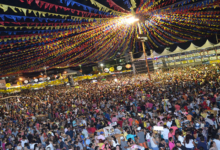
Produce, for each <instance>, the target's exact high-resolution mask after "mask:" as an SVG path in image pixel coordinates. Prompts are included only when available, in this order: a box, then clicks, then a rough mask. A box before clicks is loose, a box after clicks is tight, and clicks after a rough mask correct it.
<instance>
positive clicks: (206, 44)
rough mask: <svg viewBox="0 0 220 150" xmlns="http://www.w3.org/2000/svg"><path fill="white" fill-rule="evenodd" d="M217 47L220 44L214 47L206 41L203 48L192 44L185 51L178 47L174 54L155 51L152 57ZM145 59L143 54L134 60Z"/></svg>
mask: <svg viewBox="0 0 220 150" xmlns="http://www.w3.org/2000/svg"><path fill="white" fill-rule="evenodd" d="M217 46H220V43H218V44H215V45H214V44H213V43H211V42H210V41H209V40H206V42H205V44H204V45H203V46H201V47H198V46H196V45H194V44H193V43H191V44H190V46H189V47H188V48H187V49H186V50H184V49H182V48H180V47H179V46H177V47H176V49H175V50H174V51H173V52H170V51H168V50H167V49H164V51H163V52H162V53H161V54H158V53H157V52H155V51H153V53H152V54H151V56H152V55H153V56H154V57H159V56H166V55H172V54H179V53H184V52H191V51H195V50H201V49H206V48H210V47H217ZM151 56H147V58H151ZM143 59H145V56H144V54H142V56H141V57H140V58H136V59H134V60H143Z"/></svg>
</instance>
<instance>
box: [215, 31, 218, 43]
mask: <svg viewBox="0 0 220 150" xmlns="http://www.w3.org/2000/svg"><path fill="white" fill-rule="evenodd" d="M215 37H216V41H217V44H218V35H217V33H216V34H215Z"/></svg>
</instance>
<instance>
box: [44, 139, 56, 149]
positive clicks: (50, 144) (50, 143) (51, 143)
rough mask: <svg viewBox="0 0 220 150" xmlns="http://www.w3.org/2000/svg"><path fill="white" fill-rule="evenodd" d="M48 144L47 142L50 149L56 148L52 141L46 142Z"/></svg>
mask: <svg viewBox="0 0 220 150" xmlns="http://www.w3.org/2000/svg"><path fill="white" fill-rule="evenodd" d="M46 144H47V146H46V149H47V148H49V149H50V150H54V147H53V142H52V141H49V142H46Z"/></svg>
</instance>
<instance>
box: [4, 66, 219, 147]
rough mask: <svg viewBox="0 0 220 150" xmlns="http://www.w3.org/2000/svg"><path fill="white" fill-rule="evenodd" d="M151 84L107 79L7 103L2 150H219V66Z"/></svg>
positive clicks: (158, 76)
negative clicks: (108, 129)
mask: <svg viewBox="0 0 220 150" xmlns="http://www.w3.org/2000/svg"><path fill="white" fill-rule="evenodd" d="M147 77H148V76H147V75H145V74H141V75H131V74H129V75H128V74H127V75H117V76H111V77H110V76H108V77H103V78H105V79H103V78H99V79H97V81H98V82H97V83H92V82H91V80H90V81H89V80H86V81H80V82H79V87H80V88H74V87H64V86H57V87H50V88H48V87H47V88H46V89H43V90H38V91H23V92H22V93H19V94H20V95H19V94H17V95H19V97H17V98H9V99H7V100H4V101H3V100H2V101H1V108H0V117H1V118H0V119H1V121H0V146H1V149H3V150H14V149H15V150H27V149H31V150H43V149H47V150H61V149H63V150H69V149H72V150H87V149H88V150H98V149H101V150H110V149H116V150H126V149H127V150H138V149H140V150H144V149H152V150H159V149H162V150H165V149H166V150H167V149H170V150H195V149H199V150H207V149H210V150H220V116H219V110H220V109H219V108H220V89H219V85H220V77H219V70H218V67H217V66H212V65H210V66H197V67H194V68H193V67H185V68H178V69H171V70H169V71H166V72H162V71H158V72H155V73H154V74H151V78H152V81H149V79H148V78H147ZM116 79H117V80H116ZM108 127H109V128H110V129H111V131H109V134H108V135H106V133H107V130H105V129H107V128H108Z"/></svg>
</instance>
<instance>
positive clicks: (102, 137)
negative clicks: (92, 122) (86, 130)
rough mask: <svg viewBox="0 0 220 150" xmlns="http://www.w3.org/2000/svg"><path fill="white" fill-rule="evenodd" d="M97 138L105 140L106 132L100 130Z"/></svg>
mask: <svg viewBox="0 0 220 150" xmlns="http://www.w3.org/2000/svg"><path fill="white" fill-rule="evenodd" d="M97 139H98V140H103V141H104V140H105V136H104V132H103V131H101V132H100V135H99V136H98V137H97Z"/></svg>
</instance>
